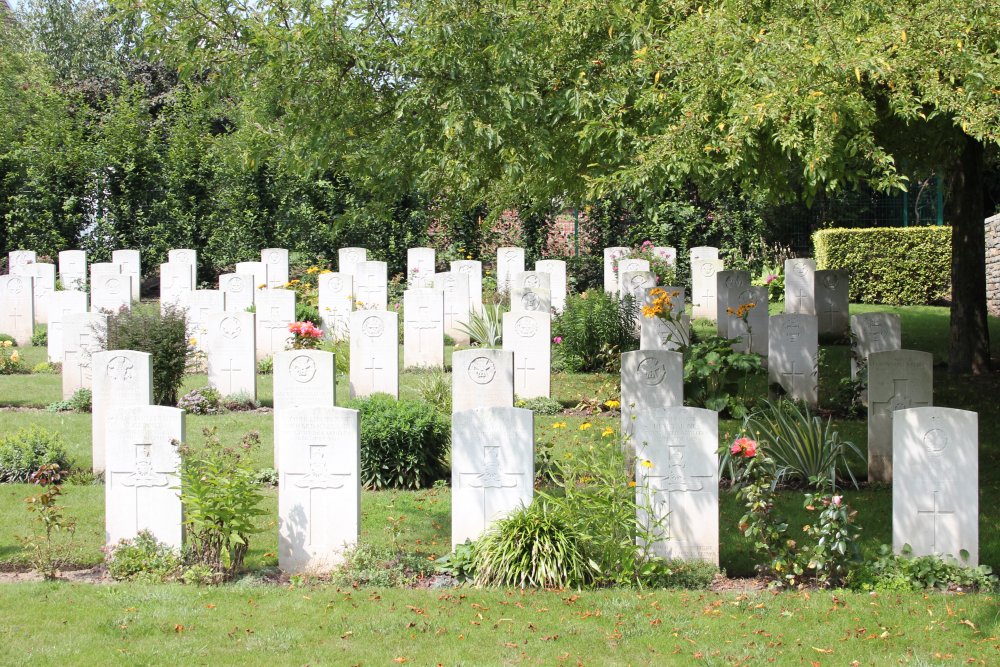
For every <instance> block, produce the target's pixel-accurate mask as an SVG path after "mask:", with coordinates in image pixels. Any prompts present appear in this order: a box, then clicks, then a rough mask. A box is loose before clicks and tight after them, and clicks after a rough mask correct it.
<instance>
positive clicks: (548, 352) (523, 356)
mask: <svg viewBox="0 0 1000 667" xmlns="http://www.w3.org/2000/svg"><path fill="white" fill-rule="evenodd" d="M503 349H505V350H510V351H511V352H513V353H514V393H515V394H516V395H517V396H519V397H520V398H536V397H539V396H545V397H548V396H549V395H550V393H551V376H552V316H551V315H549V314H548V313H539V312H519V313H504V314H503Z"/></svg>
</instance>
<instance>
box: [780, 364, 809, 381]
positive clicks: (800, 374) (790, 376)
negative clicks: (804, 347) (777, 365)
mask: <svg viewBox="0 0 1000 667" xmlns="http://www.w3.org/2000/svg"><path fill="white" fill-rule="evenodd" d="M797 365H798V362H797V361H795V360H794V359H793V360H792V368H791V370H787V371H782V373H781V375H782V377H785V378H787V379H789V380H792V379H794V378H797V377H804V376H805V373H803V372H802V371H796V370H795V367H796V366H797Z"/></svg>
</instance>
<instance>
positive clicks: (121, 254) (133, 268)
mask: <svg viewBox="0 0 1000 667" xmlns="http://www.w3.org/2000/svg"><path fill="white" fill-rule="evenodd" d="M111 263H112V264H117V265H118V269H119V272H120V273H122V274H123V275H126V276H130V277H131V278H132V300H133V301H138V300H139V287H140V286H141V283H142V256H141V255H140V254H139V251H138V250H113V251H112V252H111Z"/></svg>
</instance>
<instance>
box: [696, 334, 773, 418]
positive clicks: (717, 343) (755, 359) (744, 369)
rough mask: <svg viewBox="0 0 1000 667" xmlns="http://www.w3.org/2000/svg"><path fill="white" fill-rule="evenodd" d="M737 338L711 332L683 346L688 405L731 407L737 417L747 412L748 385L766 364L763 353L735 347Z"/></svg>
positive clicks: (760, 373) (721, 410)
mask: <svg viewBox="0 0 1000 667" xmlns="http://www.w3.org/2000/svg"><path fill="white" fill-rule="evenodd" d="M733 342H734V341H732V340H730V339H728V338H722V337H721V336H710V337H708V338H705V339H704V340H700V341H696V342H692V343H691V344H690V345H688V346H687V347H685V348H684V349H683V352H684V398H685V404H686V405H692V406H696V407H704V408H708V409H709V410H715V411H717V412H726V411H728V412H729V414H731V415H732V416H733V417H737V418H738V417H742V416H744V415H745V414H746V410H747V405H748V403H750V402H751V401H750V398H749V392H748V391H747V387H748V385H749V383H750V382H751V381H752V380H753V379H754V377H756V376H759V375H762V374H763V365H762V362H761V358H760V356H758V355H756V354H751V353H749V352H737V351H735V350H734V349H733Z"/></svg>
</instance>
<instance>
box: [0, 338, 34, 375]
mask: <svg viewBox="0 0 1000 667" xmlns="http://www.w3.org/2000/svg"><path fill="white" fill-rule="evenodd" d="M28 372H29V371H28V367H27V366H26V365H25V364H24V359H23V358H22V357H21V351H20V350H18V349H16V348H15V347H14V343H12V342H11V341H9V340H5V341H0V375H20V374H23V373H28Z"/></svg>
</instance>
